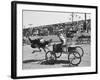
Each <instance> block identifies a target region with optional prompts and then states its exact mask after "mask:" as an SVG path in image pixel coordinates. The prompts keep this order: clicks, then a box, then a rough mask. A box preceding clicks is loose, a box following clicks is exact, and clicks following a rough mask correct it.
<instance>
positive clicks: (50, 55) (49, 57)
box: [45, 51, 56, 61]
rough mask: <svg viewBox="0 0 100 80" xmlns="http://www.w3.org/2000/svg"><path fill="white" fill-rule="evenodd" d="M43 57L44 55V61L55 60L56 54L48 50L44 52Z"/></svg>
mask: <svg viewBox="0 0 100 80" xmlns="http://www.w3.org/2000/svg"><path fill="white" fill-rule="evenodd" d="M45 57H46V61H55V60H56V56H55V54H54V52H53V51H48V52H47V53H46V56H45Z"/></svg>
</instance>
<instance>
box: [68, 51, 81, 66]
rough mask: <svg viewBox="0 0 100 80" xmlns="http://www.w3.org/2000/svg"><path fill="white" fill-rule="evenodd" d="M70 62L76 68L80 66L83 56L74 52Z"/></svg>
mask: <svg viewBox="0 0 100 80" xmlns="http://www.w3.org/2000/svg"><path fill="white" fill-rule="evenodd" d="M68 60H69V61H70V64H72V65H74V66H76V65H78V64H80V62H81V56H80V54H79V53H78V52H77V51H72V52H70V53H69V55H68Z"/></svg>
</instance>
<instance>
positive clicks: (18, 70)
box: [12, 1, 97, 78]
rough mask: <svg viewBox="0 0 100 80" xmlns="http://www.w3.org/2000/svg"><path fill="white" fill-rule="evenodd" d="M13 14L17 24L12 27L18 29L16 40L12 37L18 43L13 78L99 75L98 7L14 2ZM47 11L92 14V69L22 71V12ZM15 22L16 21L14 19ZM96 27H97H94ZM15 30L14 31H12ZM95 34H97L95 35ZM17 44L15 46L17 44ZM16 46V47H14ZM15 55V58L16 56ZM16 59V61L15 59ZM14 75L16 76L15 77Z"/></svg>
mask: <svg viewBox="0 0 100 80" xmlns="http://www.w3.org/2000/svg"><path fill="white" fill-rule="evenodd" d="M12 4H13V7H14V6H15V10H13V12H12V13H13V14H15V15H14V16H15V18H16V20H15V22H14V21H12V23H13V24H12V27H14V26H15V27H16V28H15V29H14V31H16V33H15V32H14V34H15V36H16V35H17V36H16V38H15V37H14V36H12V37H13V38H15V39H16V40H15V39H13V40H15V42H16V45H15V46H16V49H14V50H15V51H16V52H15V53H14V51H13V52H12V59H13V60H14V61H12V64H13V65H12V67H13V69H12V78H22V77H23V78H25V77H46V76H57V75H58V76H60V75H61V76H63V75H75V74H86V73H87V74H91V73H97V7H96V6H80V5H65V4H51V3H50V4H49V3H34V2H18V1H13V2H12ZM25 9H26V10H45V11H61V12H68V11H69V12H83V13H91V35H92V36H91V50H92V51H91V66H90V67H82V68H81V67H74V68H49V69H36V70H35V69H33V70H32V69H31V70H22V25H23V24H22V10H25ZM13 20H14V19H13ZM94 26H95V27H94ZM12 30H13V29H12ZM94 33H95V34H94ZM15 42H14V43H13V44H15ZM13 46H14V45H13ZM14 54H15V56H14ZM14 58H15V59H14ZM66 71H67V72H66ZM13 74H14V75H13Z"/></svg>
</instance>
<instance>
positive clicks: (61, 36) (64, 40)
mask: <svg viewBox="0 0 100 80" xmlns="http://www.w3.org/2000/svg"><path fill="white" fill-rule="evenodd" d="M60 38H61V39H62V40H63V45H66V39H65V37H64V36H63V34H60Z"/></svg>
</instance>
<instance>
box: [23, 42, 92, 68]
mask: <svg viewBox="0 0 100 80" xmlns="http://www.w3.org/2000/svg"><path fill="white" fill-rule="evenodd" d="M78 46H81V47H82V48H83V50H84V55H83V57H82V60H81V63H80V64H79V65H78V66H69V61H68V54H66V53H63V54H62V56H61V57H60V58H57V61H56V62H55V63H54V64H49V63H48V62H46V61H45V52H44V51H43V50H42V49H41V50H42V51H41V52H35V53H32V51H33V50H34V49H33V48H31V47H30V45H24V46H23V54H22V55H23V57H22V60H23V62H22V68H23V69H42V68H60V67H66V68H68V67H86V66H91V62H90V61H91V52H90V51H91V50H90V45H89V44H82V45H78ZM49 48H50V49H51V50H52V47H49ZM35 50H36V49H35Z"/></svg>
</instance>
